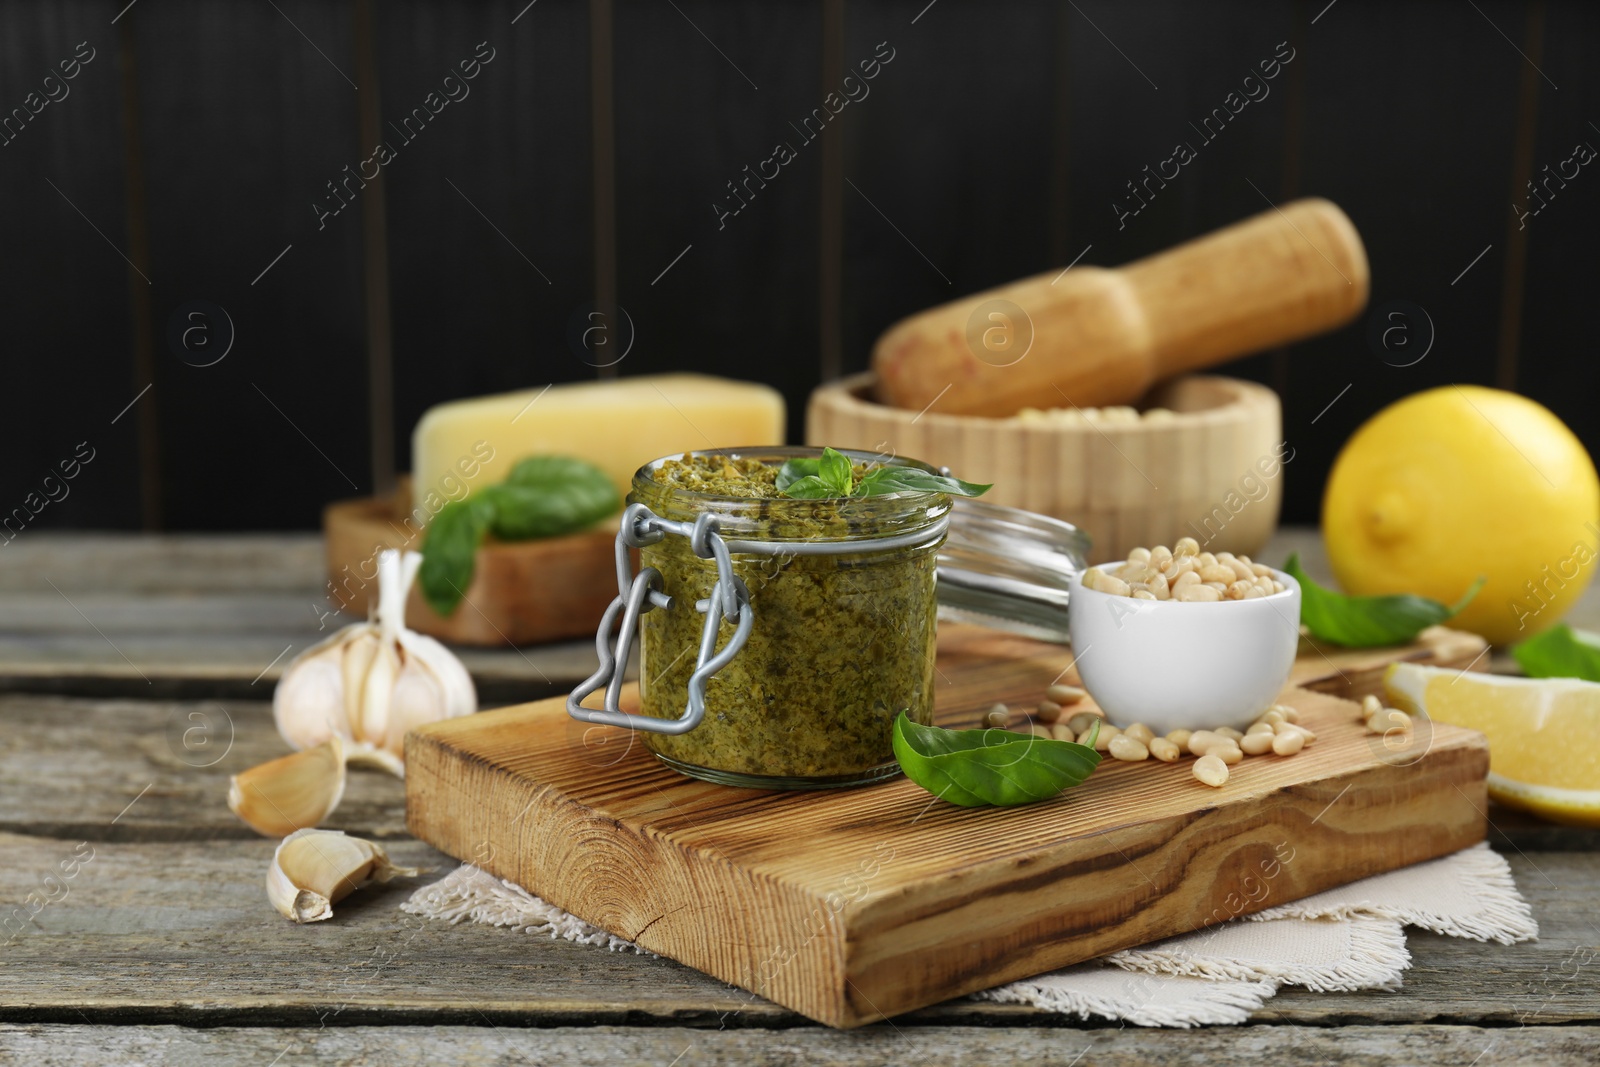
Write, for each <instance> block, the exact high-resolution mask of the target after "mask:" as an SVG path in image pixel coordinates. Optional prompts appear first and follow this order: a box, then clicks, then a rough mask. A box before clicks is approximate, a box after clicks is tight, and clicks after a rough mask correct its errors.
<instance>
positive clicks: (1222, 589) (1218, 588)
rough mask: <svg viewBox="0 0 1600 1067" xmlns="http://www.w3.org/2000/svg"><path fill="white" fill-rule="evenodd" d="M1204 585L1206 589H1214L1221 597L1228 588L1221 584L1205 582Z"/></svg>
mask: <svg viewBox="0 0 1600 1067" xmlns="http://www.w3.org/2000/svg"><path fill="white" fill-rule="evenodd" d="M1204 584H1205V587H1206V588H1207V589H1215V590H1216V591H1217V595H1218V596H1221V595H1222V594H1224V593H1226V592H1227V591H1228V587H1227V586H1226V585H1225V584H1223V583H1222V582H1206V583H1204Z"/></svg>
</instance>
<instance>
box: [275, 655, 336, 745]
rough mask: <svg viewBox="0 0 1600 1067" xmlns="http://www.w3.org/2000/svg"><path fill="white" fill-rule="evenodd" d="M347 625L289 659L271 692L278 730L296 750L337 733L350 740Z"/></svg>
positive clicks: (320, 742) (320, 741) (318, 742)
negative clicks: (346, 690) (346, 688)
mask: <svg viewBox="0 0 1600 1067" xmlns="http://www.w3.org/2000/svg"><path fill="white" fill-rule="evenodd" d="M352 636H354V635H353V634H352V633H351V632H350V630H349V629H348V628H346V629H343V630H340V631H339V632H338V633H336V634H334V635H333V636H332V637H330V638H328V639H327V640H326V641H322V642H319V643H318V644H315V645H313V646H312V647H310V648H308V649H306V650H305V651H304V652H302V653H300V654H299V655H298V656H296V657H295V658H294V659H292V660H290V661H289V666H287V667H285V668H284V671H283V677H282V678H281V679H280V680H279V681H278V686H277V688H276V689H275V690H273V693H272V718H273V721H275V722H276V723H277V725H278V733H280V734H282V735H283V739H284V740H285V741H287V742H289V744H290V745H291V746H293V747H294V748H296V749H307V748H314V747H316V746H317V745H320V744H322V743H323V742H324V741H326V740H327V739H328V738H330V737H332V736H334V735H335V734H337V735H338V736H340V737H342V738H344V739H345V740H346V741H349V740H351V738H352V736H353V735H352V734H351V732H350V718H349V712H348V710H347V709H346V707H345V699H344V670H343V657H344V645H345V644H346V642H348V641H349V640H350V638H351V637H352Z"/></svg>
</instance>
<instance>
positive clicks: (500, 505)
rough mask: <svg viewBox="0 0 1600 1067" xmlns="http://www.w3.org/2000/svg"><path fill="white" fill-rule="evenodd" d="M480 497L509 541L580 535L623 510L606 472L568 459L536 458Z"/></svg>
mask: <svg viewBox="0 0 1600 1067" xmlns="http://www.w3.org/2000/svg"><path fill="white" fill-rule="evenodd" d="M475 496H477V497H481V498H483V499H485V500H487V501H488V502H489V503H490V504H491V505H492V506H493V508H494V517H493V521H492V524H491V527H490V528H491V529H492V530H493V531H494V535H495V536H496V537H498V538H500V539H501V540H504V541H526V540H530V539H532V538H535V537H559V536H561V535H562V534H569V533H575V532H577V531H578V530H582V529H585V528H587V527H589V526H593V525H594V524H595V523H597V522H599V521H600V520H601V519H603V518H605V517H606V516H607V515H610V514H611V513H612V512H614V511H616V510H617V509H618V508H619V507H621V506H622V499H621V498H620V497H619V496H618V495H617V488H616V486H614V485H612V484H611V479H610V478H609V477H607V476H606V473H605V472H604V471H602V470H601V469H600V468H599V467H596V466H595V465H594V464H592V463H585V462H584V461H583V460H581V459H570V458H568V457H566V456H530V457H529V458H527V459H524V460H522V461H521V462H519V463H518V464H517V465H516V466H515V467H513V468H512V470H511V476H510V477H509V478H508V479H506V481H505V484H503V485H491V486H488V487H487V488H484V489H481V490H479V491H478V492H477V493H476V494H475Z"/></svg>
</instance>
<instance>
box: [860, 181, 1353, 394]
mask: <svg viewBox="0 0 1600 1067" xmlns="http://www.w3.org/2000/svg"><path fill="white" fill-rule="evenodd" d="M1367 284H1368V276H1367V255H1366V251H1365V249H1363V248H1362V245H1361V237H1360V235H1359V234H1357V233H1356V229H1355V226H1354V225H1352V224H1351V222H1350V219H1349V218H1348V217H1347V216H1346V215H1345V213H1344V212H1343V211H1341V210H1339V208H1338V206H1337V205H1336V204H1333V203H1332V202H1330V201H1327V200H1321V199H1307V200H1296V201H1294V202H1293V203H1290V204H1287V205H1285V206H1284V207H1282V208H1273V209H1272V210H1270V211H1264V212H1262V213H1261V214H1259V215H1256V216H1254V217H1253V218H1248V219H1245V220H1244V221H1243V222H1238V223H1235V224H1233V225H1232V226H1228V227H1225V228H1223V229H1221V230H1217V231H1216V232H1215V233H1211V234H1208V235H1206V236H1204V237H1200V238H1197V239H1195V240H1193V241H1189V242H1187V243H1185V244H1181V245H1179V246H1177V247H1176V248H1172V249H1169V250H1167V251H1165V252H1161V253H1159V254H1157V255H1153V256H1150V257H1148V258H1146V259H1141V260H1138V261H1137V262H1134V263H1130V264H1128V265H1127V266H1124V267H1117V268H1115V269H1109V270H1108V269H1103V268H1099V267H1086V266H1078V267H1073V268H1071V269H1070V270H1068V271H1066V272H1065V273H1064V274H1063V273H1061V272H1058V271H1051V272H1049V273H1047V274H1039V275H1036V276H1034V277H1032V278H1024V279H1023V280H1021V281H1017V282H1012V283H1011V284H1010V285H1004V286H1001V287H1000V288H998V289H990V290H988V291H987V292H982V293H978V294H976V295H973V296H969V297H964V298H963V299H961V300H956V301H953V302H952V303H949V304H944V305H941V306H939V307H936V308H932V309H930V310H928V311H923V312H919V313H918V314H916V315H912V316H911V317H910V318H907V319H903V320H902V321H900V322H898V323H896V324H895V325H894V326H892V327H890V329H889V330H888V331H887V332H886V333H884V335H883V336H882V337H881V338H879V340H878V343H877V345H876V346H875V347H874V348H873V352H872V366H873V369H874V370H875V371H876V372H877V378H878V399H880V400H882V401H883V402H885V403H887V404H892V405H894V406H895V407H901V408H910V409H913V410H922V409H925V408H927V407H928V406H929V405H930V404H933V403H934V402H935V400H937V401H938V403H937V406H936V408H935V409H934V410H936V411H941V412H945V413H952V414H968V415H995V416H1004V415H1011V414H1015V413H1016V412H1017V411H1018V410H1020V409H1022V408H1025V407H1065V406H1069V405H1077V406H1079V407H1099V406H1103V405H1108V404H1131V403H1133V402H1134V401H1136V400H1138V399H1139V397H1141V396H1143V395H1144V393H1145V392H1146V391H1147V390H1148V389H1149V388H1150V387H1151V386H1152V385H1154V384H1155V383H1156V382H1158V381H1160V380H1161V379H1163V378H1168V377H1171V376H1172V375H1175V374H1180V373H1182V372H1184V371H1192V370H1198V369H1201V368H1203V367H1210V366H1212V365H1214V364H1217V363H1222V362H1225V361H1227V360H1230V359H1234V358H1236V357H1238V356H1244V355H1248V354H1250V353H1252V352H1259V351H1261V350H1262V349H1264V348H1270V347H1272V346H1274V345H1281V344H1285V343H1288V342H1290V341H1298V340H1300V339H1301V338H1305V337H1310V336H1312V335H1313V334H1317V333H1322V332H1324V331H1326V330H1330V329H1333V328H1335V327H1337V326H1342V325H1343V324H1345V323H1347V322H1349V321H1350V320H1351V319H1352V318H1354V317H1355V316H1356V315H1357V314H1359V313H1360V311H1361V309H1362V307H1363V306H1365V304H1366V302H1367Z"/></svg>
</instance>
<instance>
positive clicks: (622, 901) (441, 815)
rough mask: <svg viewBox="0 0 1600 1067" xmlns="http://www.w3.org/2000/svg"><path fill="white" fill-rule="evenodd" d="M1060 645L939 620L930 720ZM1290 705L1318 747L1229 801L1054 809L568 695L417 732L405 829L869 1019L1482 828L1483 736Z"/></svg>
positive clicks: (1079, 791) (1428, 852)
mask: <svg viewBox="0 0 1600 1067" xmlns="http://www.w3.org/2000/svg"><path fill="white" fill-rule="evenodd" d="M1473 644H1474V645H1475V646H1476V644H1477V643H1475V642H1473ZM1065 656H1066V653H1065V652H1064V651H1063V650H1062V649H1061V648H1060V646H1056V645H1046V644H1043V643H1041V642H1038V641H1031V640H1028V639H1025V638H1019V637H1013V636H1010V635H1005V634H998V633H996V632H995V631H991V630H984V629H980V628H977V627H966V626H955V625H949V626H944V627H941V629H940V634H939V654H938V667H939V679H940V684H939V685H938V686H937V687H936V688H935V697H934V699H935V720H936V721H937V722H939V723H941V724H943V725H949V726H971V725H975V724H976V720H977V718H978V715H979V714H980V713H981V709H983V708H985V707H987V706H988V705H989V704H991V703H993V702H994V701H996V700H1000V701H1004V702H1006V703H1008V704H1011V705H1013V706H1017V705H1021V706H1026V705H1027V704H1028V703H1030V702H1033V701H1037V699H1038V698H1039V695H1040V694H1041V693H1042V692H1043V690H1044V688H1045V686H1046V685H1048V684H1049V682H1050V681H1051V679H1052V678H1054V677H1056V676H1058V675H1059V673H1060V671H1061V666H1062V663H1063V660H1064V657H1065ZM1316 658H1317V660H1318V663H1317V666H1318V667H1320V666H1321V662H1320V661H1321V658H1320V657H1316ZM631 699H632V697H631V696H625V697H624V700H625V701H628V700H631ZM1280 699H1283V700H1284V701H1286V702H1288V703H1291V704H1293V705H1294V706H1295V707H1297V708H1298V709H1299V711H1300V713H1301V716H1302V720H1301V721H1302V722H1304V723H1305V724H1307V725H1308V726H1310V727H1311V728H1312V729H1314V730H1315V731H1316V732H1317V734H1318V735H1319V739H1318V741H1317V743H1316V744H1315V746H1312V747H1308V748H1307V749H1306V751H1305V752H1303V753H1301V754H1300V755H1298V756H1296V757H1294V758H1293V759H1279V758H1276V757H1273V758H1267V757H1263V758H1261V759H1258V760H1251V761H1248V762H1246V763H1244V764H1241V765H1239V766H1237V767H1235V768H1233V774H1232V776H1231V778H1230V780H1229V782H1228V784H1227V785H1226V786H1224V787H1223V788H1221V789H1217V790H1212V789H1209V788H1207V787H1206V786H1203V785H1201V784H1199V783H1198V782H1196V781H1195V780H1194V778H1193V777H1192V775H1191V774H1190V773H1189V765H1188V764H1187V763H1185V764H1180V765H1176V766H1170V767H1169V766H1166V765H1163V764H1159V763H1155V762H1149V763H1145V764H1137V765H1136V764H1126V763H1120V762H1118V761H1114V760H1106V761H1105V762H1104V763H1102V765H1101V766H1100V768H1099V769H1098V770H1097V771H1096V773H1095V774H1094V776H1093V777H1091V778H1090V779H1089V780H1088V781H1087V782H1086V783H1084V784H1083V785H1081V786H1079V787H1078V788H1076V789H1073V790H1071V791H1070V792H1069V793H1066V794H1064V795H1063V796H1062V797H1060V798H1058V799H1057V800H1054V801H1050V802H1047V803H1044V804H1037V805H1031V806H1029V807H1026V808H1015V809H992V810H987V811H969V810H965V809H960V808H955V807H953V806H951V805H946V804H938V803H936V802H934V801H933V799H932V798H930V797H929V796H928V795H927V793H926V792H924V791H923V790H922V789H921V788H919V787H918V786H916V785H915V784H913V783H911V782H909V781H906V780H904V779H900V780H896V781H892V782H888V783H885V784H882V785H877V786H872V787H868V788H861V789H853V790H837V791H831V792H825V793H815V794H773V793H764V792H761V791H756V790H732V789H727V788H722V787H717V786H708V785H706V784H705V783H701V782H696V781H692V780H690V779H686V778H684V777H682V776H681V775H678V774H677V773H676V772H673V771H671V770H670V769H668V768H666V767H664V766H662V765H661V764H660V763H659V762H658V761H657V760H655V758H654V757H653V756H652V755H651V754H650V753H649V751H648V750H647V749H645V747H644V746H643V745H642V744H639V743H636V741H637V739H636V738H634V737H632V736H631V735H630V734H628V733H627V732H626V731H620V730H611V729H608V728H601V729H595V728H586V727H583V726H582V725H581V724H574V723H573V721H572V720H571V719H570V717H569V716H568V715H567V713H566V708H565V704H564V701H563V700H562V699H560V698H555V699H552V700H546V701H541V702H538V703H535V704H530V705H524V706H521V707H515V708H507V709H503V710H501V711H498V712H490V713H487V714H483V715H478V716H474V717H472V718H469V719H459V720H454V721H451V722H444V723H437V724H434V725H432V726H429V727H425V728H423V729H422V730H420V731H418V732H416V733H414V734H412V735H411V736H410V737H409V739H408V743H407V746H406V763H407V783H406V786H407V824H408V826H409V827H410V829H411V831H412V833H414V834H415V835H417V836H418V837H420V838H422V839H423V840H426V841H428V842H430V843H431V844H433V845H435V846H437V847H439V848H440V849H442V850H443V851H445V852H447V853H449V854H451V855H454V856H457V857H459V858H462V859H472V860H473V861H474V862H477V863H479V865H480V866H483V867H485V868H486V869H488V870H490V871H492V872H493V873H495V874H496V875H498V876H500V877H502V878H507V879H510V880H512V881H514V882H516V883H518V884H519V885H523V886H526V887H527V888H528V889H530V890H531V891H533V892H535V893H538V894H539V895H541V896H543V897H545V898H546V899H547V900H550V901H551V902H552V903H555V904H558V905H559V906H561V907H564V908H566V909H568V910H569V911H572V912H574V913H575V914H577V915H579V916H581V917H582V918H584V919H586V920H588V921H590V922H592V923H595V924H596V925H598V926H602V927H604V928H605V929H607V930H610V931H611V932H613V933H615V934H618V935H619V936H622V937H625V938H627V939H629V940H633V941H636V942H638V943H639V944H641V945H643V946H645V947H646V948H649V949H651V950H652V951H657V952H661V953H662V954H664V955H668V956H671V957H672V958H674V959H677V960H681V961H682V962H685V963H688V964H691V965H693V966H695V967H698V968H700V969H702V970H705V971H707V972H708V973H710V974H713V975H715V976H717V977H719V978H722V979H725V980H727V981H731V982H734V983H735V984H737V985H739V986H741V987H743V988H745V989H749V990H751V991H753V992H758V993H761V994H762V995H764V996H768V997H770V998H771V999H774V1000H776V1001H778V1002H779V1003H782V1004H785V1005H787V1006H789V1007H792V1008H795V1009H797V1010H799V1011H802V1012H804V1013H805V1014H806V1015H808V1016H810V1017H811V1018H814V1019H817V1020H819V1021H822V1022H826V1023H828V1024H829V1025H834V1026H856V1025H860V1024H861V1023H863V1022H868V1021H872V1020H874V1019H878V1018H883V1017H885V1016H894V1015H897V1014H899V1013H900V1012H903V1011H906V1010H909V1009H912V1008H916V1007H919V1006H922V1005H924V1004H929V1003H933V1002H935V1001H938V1000H943V999H946V998H948V997H950V996H954V995H957V994H961V993H967V992H972V991H975V990H977V989H980V988H983V987H984V986H985V985H987V984H992V983H993V982H995V981H998V980H1010V979H1014V978H1022V977H1026V976H1028V975H1030V974H1036V973H1038V972H1040V971H1043V970H1048V969H1050V968H1053V967H1060V966H1065V965H1067V964H1070V963H1076V962H1078V961H1080V960H1083V959H1088V958H1090V957H1093V956H1097V955H1101V954H1103V953H1106V952H1111V951H1115V950H1116V949H1119V948H1126V947H1129V946H1132V945H1138V944H1143V943H1146V942H1148V941H1152V940H1155V939H1158V938H1161V937H1168V936H1171V935H1173V934H1178V933H1184V932H1187V931H1189V930H1193V929H1196V928H1198V927H1200V926H1202V925H1206V924H1208V923H1210V922H1215V921H1217V918H1216V917H1218V916H1220V917H1221V918H1227V917H1230V915H1231V914H1233V913H1234V912H1230V911H1229V910H1228V909H1227V908H1225V907H1223V906H1222V904H1223V900H1224V898H1226V897H1228V896H1229V894H1231V893H1232V891H1233V886H1234V883H1235V881H1236V879H1237V877H1238V873H1237V872H1239V871H1241V870H1250V871H1253V870H1255V869H1256V868H1257V866H1258V865H1260V867H1261V868H1262V869H1263V870H1265V869H1266V867H1267V865H1268V864H1269V863H1270V864H1271V867H1272V869H1273V875H1272V877H1273V879H1274V881H1273V892H1272V894H1271V898H1272V899H1271V903H1282V902H1285V901H1288V900H1295V899H1298V898H1299V897H1302V896H1305V895H1308V894H1310V893H1315V892H1319V891H1321V890H1323V889H1327V888H1330V887H1332V886H1335V885H1341V884H1344V883H1346V882H1349V881H1352V880H1354V879H1356V878H1360V877H1364V876H1365V875H1368V874H1374V873H1377V872H1379V871H1384V870H1390V869H1393V868H1394V867H1399V866H1405V865H1407V864H1410V863H1415V862H1418V861H1420V860H1423V859H1427V858H1431V857H1433V856H1438V855H1443V854H1445V853H1447V852H1452V851H1455V850H1456V849H1459V848H1464V847H1466V846H1467V845H1469V844H1471V843H1473V842H1475V841H1478V840H1481V839H1482V837H1483V835H1484V833H1485V823H1484V821H1483V812H1484V808H1485V806H1486V800H1485V796H1484V792H1483V776H1484V774H1485V773H1486V772H1487V770H1488V746H1487V743H1486V742H1485V741H1484V739H1483V737H1482V735H1481V734H1478V733H1476V732H1474V731H1470V730H1462V729H1459V728H1456V727H1450V726H1445V725H1443V724H1435V725H1434V726H1433V728H1432V730H1431V733H1430V735H1429V736H1427V737H1423V736H1422V735H1420V734H1419V736H1418V739H1417V740H1418V744H1417V746H1416V750H1415V751H1414V752H1406V753H1403V754H1393V753H1389V752H1386V751H1384V749H1383V746H1382V745H1381V743H1380V744H1374V743H1373V742H1374V738H1373V737H1372V736H1371V735H1369V734H1367V732H1366V731H1365V729H1364V728H1363V727H1362V726H1361V724H1360V721H1359V709H1358V708H1357V707H1356V705H1354V704H1352V703H1350V702H1348V701H1344V700H1339V699H1336V698H1334V697H1330V696H1327V695H1324V694H1319V693H1312V692H1310V691H1307V690H1302V689H1292V688H1291V689H1286V690H1285V693H1284V695H1283V697H1282V698H1280ZM1401 757H1403V758H1401ZM1341 801H1342V803H1341ZM1336 804H1337V805H1339V806H1337V807H1336V806H1335V805H1336ZM1286 851H1287V852H1288V853H1289V854H1290V855H1291V856H1292V857H1293V862H1288V861H1287V860H1284V853H1285V852H1286ZM1275 856H1276V859H1275V858H1274V857H1275ZM1278 860H1284V862H1281V863H1280V862H1278ZM1151 872H1154V873H1151ZM989 899H993V900H1001V901H1004V904H1005V906H1004V907H1003V908H1000V909H994V908H989V907H985V906H984V903H983V902H984V901H985V900H989ZM1067 900H1071V901H1073V906H1072V907H1071V908H1063V907H1062V903H1063V902H1064V901H1067ZM1259 906H1261V907H1265V906H1268V902H1265V901H1263V902H1262V903H1261V904H1260V905H1259Z"/></svg>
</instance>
